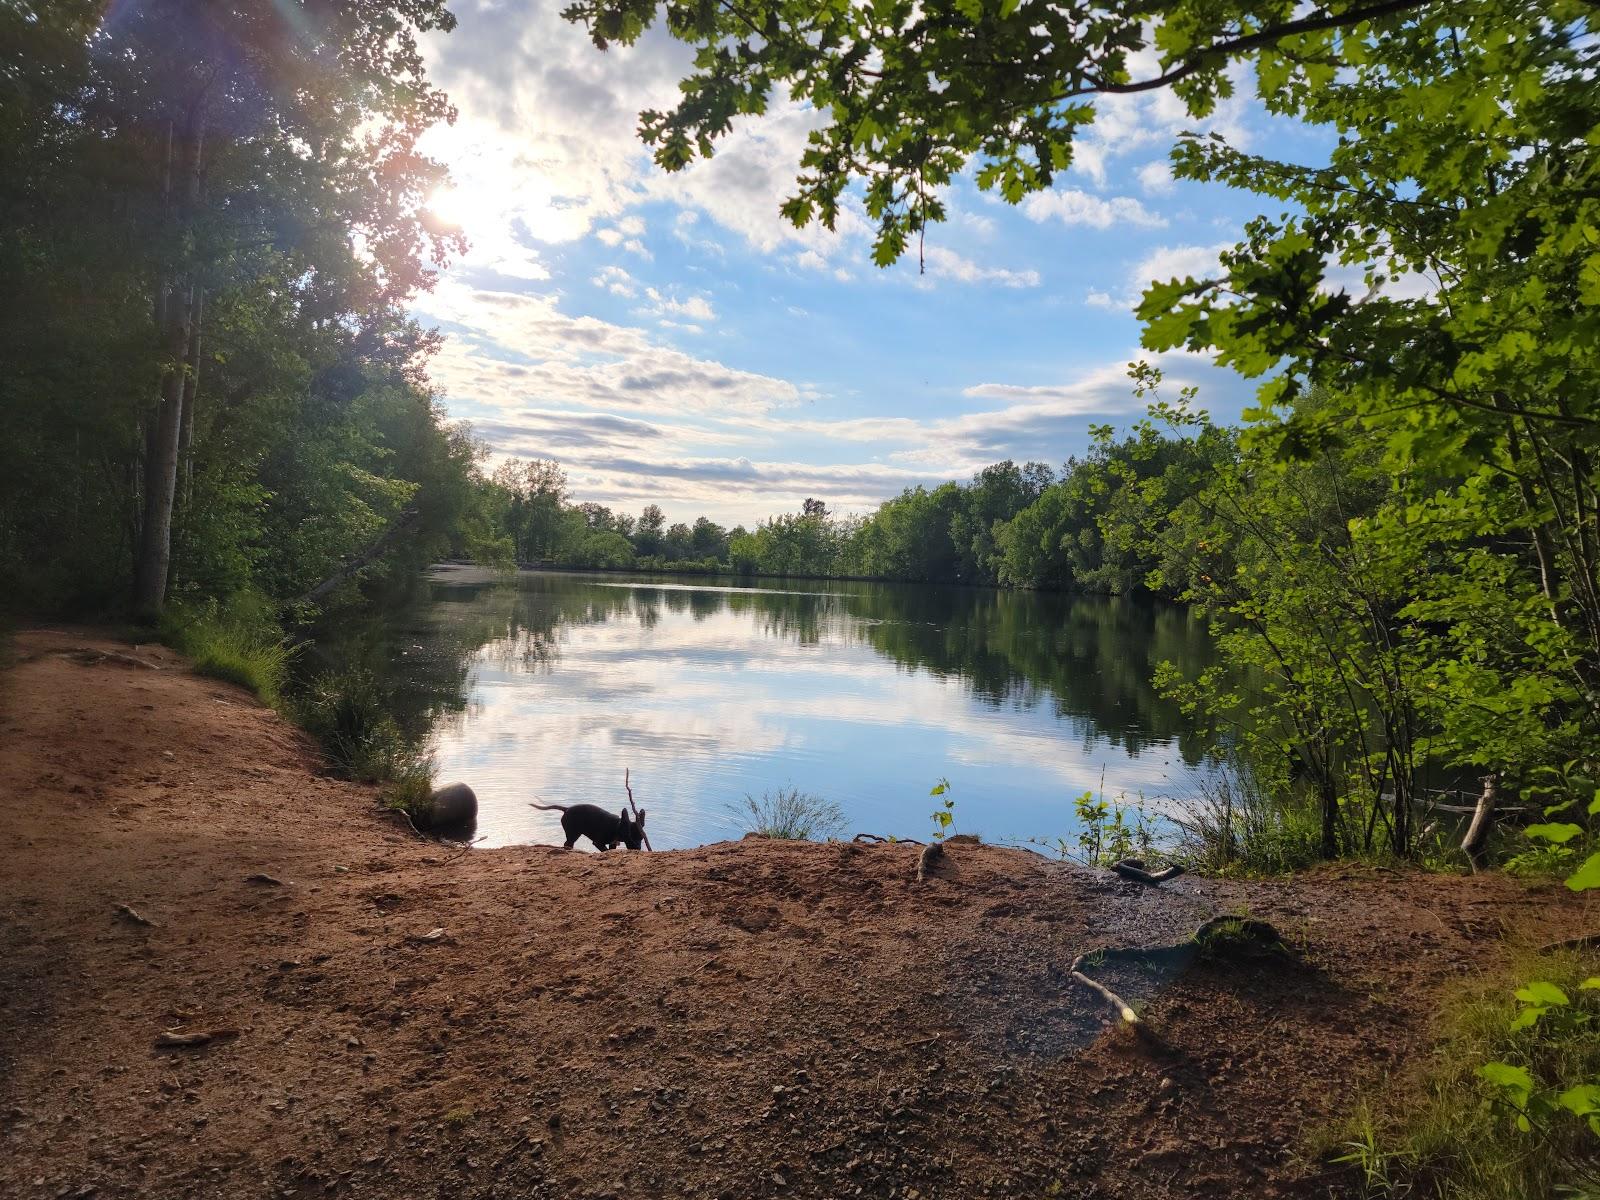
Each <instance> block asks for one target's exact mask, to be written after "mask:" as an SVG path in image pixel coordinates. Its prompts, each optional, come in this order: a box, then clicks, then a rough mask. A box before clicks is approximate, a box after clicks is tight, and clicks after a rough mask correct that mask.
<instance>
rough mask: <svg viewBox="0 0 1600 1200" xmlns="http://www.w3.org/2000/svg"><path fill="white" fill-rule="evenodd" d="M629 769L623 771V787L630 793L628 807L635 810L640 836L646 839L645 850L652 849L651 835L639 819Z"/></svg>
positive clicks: (634, 816)
mask: <svg viewBox="0 0 1600 1200" xmlns="http://www.w3.org/2000/svg"><path fill="white" fill-rule="evenodd" d="M629 774H630V771H629V768H627V767H624V768H623V769H622V786H623V788H624V789H625V790H626V791H627V793H628V807H629V808H631V809H633V819H634V820H635V821H638V822H639V836H640V837H641V838H643V839H644V848H645V849H646V850H648V849H650V835H649V834H648V833H646V832H645V831H644V822H643V820H641V819H640V817H639V806H638V805H637V804H635V803H634V802H633V784H632V783H631V782H630V781H629V779H628V776H629Z"/></svg>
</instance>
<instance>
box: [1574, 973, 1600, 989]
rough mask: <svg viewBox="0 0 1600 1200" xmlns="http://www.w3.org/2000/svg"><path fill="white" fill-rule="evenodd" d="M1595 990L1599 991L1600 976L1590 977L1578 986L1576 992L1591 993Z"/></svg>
mask: <svg viewBox="0 0 1600 1200" xmlns="http://www.w3.org/2000/svg"><path fill="white" fill-rule="evenodd" d="M1596 989H1600V975H1591V976H1589V978H1587V979H1585V980H1584V981H1583V982H1582V983H1580V984H1579V985H1578V990H1579V991H1581V992H1592V991H1595V990H1596Z"/></svg>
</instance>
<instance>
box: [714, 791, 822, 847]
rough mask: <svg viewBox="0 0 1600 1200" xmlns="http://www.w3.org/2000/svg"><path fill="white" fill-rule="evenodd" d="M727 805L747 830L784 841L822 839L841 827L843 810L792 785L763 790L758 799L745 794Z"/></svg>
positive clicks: (729, 810)
mask: <svg viewBox="0 0 1600 1200" xmlns="http://www.w3.org/2000/svg"><path fill="white" fill-rule="evenodd" d="M727 809H728V812H729V813H731V814H732V815H733V817H734V819H735V820H737V821H739V822H740V824H741V825H742V826H743V828H744V829H745V831H746V832H747V833H759V834H761V835H763V836H765V837H772V838H783V839H784V840H786V841H797V842H814V841H822V840H825V839H826V838H827V837H828V836H829V835H830V834H834V833H837V832H838V831H839V830H840V829H842V828H843V827H844V811H843V810H842V809H841V808H840V807H839V806H838V805H837V804H835V803H834V802H833V801H832V800H824V799H822V798H821V797H820V796H812V795H808V794H807V793H805V792H802V791H800V789H798V788H792V787H791V788H787V789H785V788H779V789H778V790H777V791H775V792H765V793H763V794H762V796H761V798H760V799H759V800H758V799H756V798H755V797H754V796H750V795H746V796H745V798H744V800H743V801H742V802H739V803H735V804H729V805H728V806H727Z"/></svg>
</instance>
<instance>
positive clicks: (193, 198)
mask: <svg viewBox="0 0 1600 1200" xmlns="http://www.w3.org/2000/svg"><path fill="white" fill-rule="evenodd" d="M201 148H202V130H201V127H200V123H199V120H198V116H197V115H194V116H191V119H190V121H189V126H188V128H187V129H186V130H185V133H184V137H183V143H182V152H183V174H184V179H185V186H184V190H185V196H184V202H183V204H182V206H181V212H180V214H179V220H178V228H177V231H176V233H177V238H175V239H174V240H175V241H177V240H179V239H181V240H182V241H183V242H185V243H187V241H188V236H189V231H190V229H191V227H192V225H193V221H194V214H195V209H196V208H197V206H198V202H199V198H200V155H201ZM182 255H183V257H184V258H186V259H189V258H192V252H191V251H190V250H189V249H188V248H187V246H185V249H184V250H183V251H182ZM193 275H194V270H193V263H192V262H186V263H180V264H176V265H175V266H174V267H173V269H172V273H171V276H170V281H169V282H168V284H167V287H166V295H165V297H164V299H163V300H161V301H160V302H159V303H160V309H159V310H158V311H161V312H162V315H163V316H164V317H165V324H164V326H163V328H162V332H161V357H162V362H163V374H162V377H161V395H160V399H159V401H158V405H157V409H156V414H155V419H154V421H153V422H152V423H151V427H150V431H149V437H148V440H147V442H146V446H145V470H144V521H143V524H142V525H141V527H140V530H139V554H138V561H137V564H136V566H135V570H134V595H133V601H134V609H135V611H136V612H137V613H138V614H139V615H140V616H141V617H145V618H147V619H153V618H155V617H158V616H160V615H161V609H162V606H163V604H164V603H165V602H166V598H167V574H168V570H169V568H170V567H171V563H172V505H173V500H174V498H175V496H176V492H177V486H178V445H179V441H180V439H181V437H182V433H183V400H184V394H185V390H186V389H185V379H184V376H185V370H184V367H185V364H186V361H187V358H188V353H189V344H190V331H191V327H193V326H195V325H196V324H197V318H198V315H199V314H198V312H197V311H196V302H197V300H198V297H199V292H198V290H197V288H196V286H195V284H194V282H193ZM180 280H182V281H183V282H180Z"/></svg>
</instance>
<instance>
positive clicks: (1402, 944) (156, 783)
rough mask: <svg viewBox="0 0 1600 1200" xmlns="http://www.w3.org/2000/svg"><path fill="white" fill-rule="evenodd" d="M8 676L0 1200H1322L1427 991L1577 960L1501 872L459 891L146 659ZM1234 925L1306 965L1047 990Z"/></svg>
mask: <svg viewBox="0 0 1600 1200" xmlns="http://www.w3.org/2000/svg"><path fill="white" fill-rule="evenodd" d="M13 661H14V664H15V665H13V666H12V667H11V668H10V669H9V670H7V671H5V672H4V673H3V674H0V812H3V816H4V821H5V825H6V829H7V832H8V838H7V842H6V856H5V859H4V861H3V864H0V1195H3V1196H5V1197H8V1198H9V1197H18V1198H22V1197H60V1196H70V1197H88V1196H94V1197H121V1196H152V1197H228V1198H230V1200H231V1198H234V1197H255V1196H263V1197H312V1196H365V1197H431V1196H439V1197H484V1198H488V1197H507V1198H509V1197H588V1198H593V1200H598V1198H600V1197H617V1198H622V1197H655V1196H697V1197H699V1196H703V1197H727V1198H736V1197H755V1196H778V1197H830V1198H831V1197H848V1196H870V1197H904V1198H906V1200H915V1198H918V1197H930V1198H931V1197H972V1196H1018V1197H1023V1196H1026V1197H1046V1196H1064V1197H1130V1198H1131V1197H1140V1198H1156V1200H1159V1198H1164V1197H1174V1198H1175V1197H1189V1196H1237V1195H1250V1196H1257V1197H1275V1196H1326V1195H1329V1194H1330V1193H1333V1194H1343V1193H1346V1192H1347V1191H1348V1190H1349V1189H1350V1182H1349V1180H1348V1179H1346V1178H1345V1177H1344V1176H1342V1175H1341V1174H1340V1173H1338V1172H1337V1171H1334V1170H1331V1169H1330V1168H1328V1167H1326V1166H1324V1165H1323V1164H1320V1163H1317V1162H1315V1161H1308V1160H1307V1158H1306V1156H1305V1155H1304V1154H1303V1148H1304V1146H1305V1145H1306V1141H1305V1139H1306V1136H1307V1133H1308V1131H1309V1130H1311V1129H1313V1128H1315V1127H1317V1126H1319V1125H1325V1124H1326V1123H1327V1122H1328V1121H1329V1120H1330V1118H1332V1117H1333V1116H1335V1115H1336V1114H1337V1113H1339V1112H1340V1111H1341V1109H1342V1108H1344V1107H1346V1106H1348V1105H1349V1104H1350V1103H1351V1101H1352V1099H1353V1096H1354V1094H1355V1091H1356V1089H1357V1088H1358V1087H1359V1086H1363V1085H1374V1084H1376V1083H1377V1082H1378V1081H1380V1080H1381V1079H1382V1078H1383V1077H1385V1076H1388V1075H1391V1074H1393V1073H1395V1072H1397V1071H1400V1070H1403V1069H1404V1068H1405V1067H1406V1066H1407V1064H1408V1063H1413V1062H1415V1061H1416V1060H1417V1058H1418V1056H1419V1054H1420V1053H1421V1052H1423V1051H1424V1050H1425V1049H1426V1047H1427V1045H1428V1039H1429V1028H1428V1013H1429V1012H1430V1009H1431V1007H1432V1005H1433V1004H1434V1002H1435V1000H1436V999H1437V997H1438V996H1439V995H1440V994H1441V993H1442V992H1443V991H1446V990H1448V989H1449V988H1451V987H1454V986H1460V985H1461V981H1463V980H1465V981H1470V980H1471V979H1473V978H1475V977H1476V976H1478V975H1480V974H1481V973H1483V972H1486V971H1490V970H1493V969H1494V968H1496V967H1497V966H1498V965H1499V964H1501V963H1502V962H1503V961H1504V959H1505V956H1506V955H1507V954H1509V953H1510V951H1511V949H1512V948H1513V947H1514V946H1515V945H1516V944H1517V943H1518V942H1519V941H1524V942H1526V941H1532V942H1537V941H1542V940H1549V939H1551V938H1554V937H1558V936H1565V935H1567V934H1569V933H1571V932H1576V931H1577V929H1578V928H1579V927H1580V926H1581V924H1582V922H1581V919H1580V918H1581V916H1582V909H1581V904H1580V902H1579V901H1578V900H1577V899H1575V898H1572V897H1569V896H1568V895H1567V894H1566V893H1565V892H1564V890H1562V889H1549V888H1547V889H1539V890H1530V889H1528V888H1525V887H1522V886H1520V885H1517V884H1514V883H1512V882H1510V881H1507V880H1505V879H1502V878H1499V877H1480V878H1475V879H1453V878H1439V877H1427V876H1422V875H1400V874H1394V873H1384V872H1371V871H1367V870H1356V869H1343V870H1337V871H1328V872H1321V873H1317V874H1315V875H1312V876H1310V877H1305V878H1301V879H1298V880H1294V881H1273V882H1263V883H1250V884H1246V883H1238V882H1221V881H1209V880H1201V879H1196V878H1193V877H1186V878H1183V879H1180V880H1178V881H1176V882H1174V883H1171V884H1168V885H1166V886H1164V887H1162V888H1160V889H1151V888H1147V887H1144V886H1142V885H1139V884H1132V883H1124V882H1122V881H1120V880H1117V879H1115V878H1114V877H1111V876H1108V875H1105V874H1103V873H1098V872H1088V871H1084V870H1080V869H1076V868H1073V867H1071V866H1065V865H1060V864H1055V863H1051V862H1048V861H1046V860H1045V859H1043V858H1041V857H1039V856H1036V855H1033V854H1030V853H1026V852H1023V851H1019V850H1009V849H999V848H990V847H973V846H958V847H954V848H952V850H951V851H950V853H949V855H948V857H947V861H946V863H945V864H944V866H943V867H942V868H941V870H940V872H939V873H938V874H937V875H936V876H935V877H934V878H933V879H931V880H929V881H928V882H926V883H922V884H919V883H918V882H917V881H916V879H915V870H914V859H915V856H916V853H917V851H916V849H915V848H913V847H908V846H904V845H901V846H885V847H874V848H862V847H856V846H851V845H812V844H791V843H780V842H770V841H761V840H747V841H744V842H739V843H723V844H718V845H712V846H706V847H703V848H701V849H698V850H689V851H675V852H671V853H666V852H657V853H653V854H627V853H613V854H608V855H605V856H603V857H602V856H598V855H593V854H580V853H568V852H563V851H561V850H559V849H556V848H547V847H539V846H527V847H514V848H508V849H501V850H475V851H471V852H468V853H465V854H459V853H454V852H451V851H448V850H446V849H444V848H442V847H440V846H438V845H436V844H432V843H427V842H423V841H420V840H418V839H417V838H415V837H414V836H413V835H411V834H410V833H409V832H408V831H404V830H401V829H397V828H396V827H395V825H394V824H393V822H392V820H391V819H390V818H387V817H385V816H384V815H383V814H381V813H380V812H379V811H378V809H377V808H376V806H375V803H374V796H373V793H372V791H371V790H370V789H367V788H362V787H358V786H354V785H351V784H346V783H341V782H338V781H335V780H332V779H329V778H327V777H325V776H323V775H321V774H319V773H318V767H317V761H316V757H315V754H314V752H313V750H312V748H311V747H310V746H309V744H308V743H307V742H306V740H305V739H304V738H303V736H302V735H300V734H299V733H298V732H297V731H295V730H294V729H292V728H291V727H289V726H287V725H285V724H284V723H283V722H282V721H281V720H279V719H278V718H277V717H276V716H275V715H274V714H273V713H271V712H269V711H266V710H264V709H262V708H261V707H259V706H258V705H256V704H255V703H254V702H253V701H252V700H251V699H250V698H249V697H248V696H247V695H245V694H244V693H243V692H241V691H239V690H238V689H236V688H233V687H231V686H228V685H225V684H220V683H217V682H214V681H211V680H206V679H201V678H198V677H196V676H194V675H192V674H190V673H189V672H188V671H187V670H186V669H185V668H184V666H183V664H182V662H181V660H179V659H178V658H177V657H176V656H175V655H173V654H172V653H171V652H170V651H166V650H163V649H160V648H157V647H148V646H147V647H138V648H133V647H129V646H126V645H118V644H115V643H112V642H109V641H106V640H104V639H103V638H100V637H97V636H95V635H93V634H91V633H84V632H75V631H43V630H35V631H29V632H24V633H23V634H21V635H20V636H19V637H18V638H17V640H16V644H15V646H14V647H13ZM262 876H266V877H270V879H271V880H273V881H275V882H269V881H266V880H263V879H262V878H261V877H262ZM118 905H126V906H128V907H129V908H131V909H132V910H134V912H135V913H137V914H138V915H139V916H140V917H142V918H143V919H145V920H147V921H149V922H150V924H149V925H141V924H138V923H135V922H134V921H133V920H132V919H131V918H130V917H129V916H128V915H127V914H126V913H119V911H118V907H117V906H118ZM1229 911H1248V913H1249V914H1250V915H1252V916H1254V917H1257V918H1261V919H1264V920H1267V921H1271V922H1272V923H1274V924H1275V925H1276V926H1277V927H1278V928H1279V929H1280V930H1281V931H1283V932H1284V933H1285V935H1286V936H1287V937H1288V938H1289V939H1290V940H1291V941H1292V942H1293V943H1294V945H1295V946H1296V954H1295V955H1294V956H1293V957H1292V958H1283V957H1278V958H1272V957H1264V958H1245V959H1242V960H1237V961H1228V962H1206V961H1200V962H1196V963H1195V964H1194V965H1192V966H1191V967H1190V968H1188V969H1187V970H1185V971H1183V972H1181V973H1180V974H1178V975H1176V977H1172V978H1151V977H1141V976H1137V975H1133V974H1130V973H1129V969H1128V968H1126V967H1122V968H1115V969H1113V968H1112V967H1110V966H1107V967H1106V968H1105V969H1104V975H1103V977H1104V978H1105V979H1106V981H1107V982H1109V983H1111V984H1112V985H1113V986H1115V987H1118V989H1119V990H1121V991H1123V992H1124V993H1125V994H1127V995H1129V996H1130V998H1134V997H1136V998H1137V1000H1138V1002H1140V1003H1141V1004H1142V1005H1143V1010H1144V1015H1145V1028H1146V1033H1145V1034H1144V1035H1143V1036H1139V1037H1134V1036H1130V1035H1128V1034H1127V1033H1126V1032H1125V1031H1113V1030H1111V1029H1110V1028H1109V1027H1108V1026H1107V1024H1106V1017H1107V1014H1106V1012H1105V1010H1104V1008H1103V1006H1102V1005H1101V1004H1100V1003H1099V1002H1098V1001H1097V1000H1096V999H1095V998H1094V997H1093V996H1092V995H1090V994H1089V993H1087V992H1086V991H1084V990H1083V989H1081V988H1079V987H1076V986H1074V985H1072V984H1071V983H1070V982H1069V981H1068V980H1067V979H1066V976H1065V969H1066V966H1067V964H1068V963H1070V962H1071V960H1072V959H1073V957H1074V956H1075V955H1077V954H1078V953H1080V952H1082V951H1083V950H1085V949H1088V948H1090V947H1093V946H1100V945H1112V946H1126V945H1138V944H1147V943H1157V942H1165V941H1172V940H1176V939H1177V938H1179V937H1181V936H1182V935H1184V934H1185V933H1187V932H1188V931H1190V930H1192V929H1193V928H1194V927H1195V926H1196V925H1197V924H1198V923H1199V921H1200V920H1202V919H1204V918H1205V917H1207V916H1210V915H1212V914H1214V913H1217V912H1229ZM435 930H443V933H442V934H439V935H437V936H435V937H432V938H430V937H429V935H430V934H433V932H434V931H435ZM174 1031H175V1032H177V1033H179V1034H185V1033H215V1034H216V1035H217V1036H216V1037H215V1038H214V1039H213V1040H212V1041H210V1042H209V1043H207V1044H205V1045H203V1046H199V1047H192V1048H182V1047H177V1048H170V1047H163V1046H159V1045H158V1044H157V1042H158V1039H159V1038H160V1037H161V1036H162V1035H163V1034H165V1033H170V1032H174Z"/></svg>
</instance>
